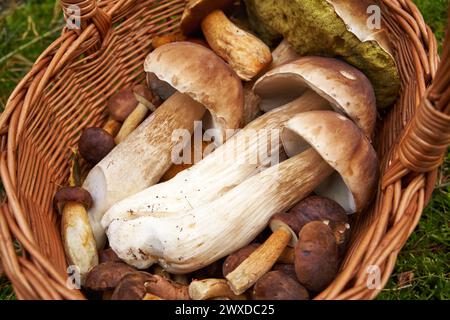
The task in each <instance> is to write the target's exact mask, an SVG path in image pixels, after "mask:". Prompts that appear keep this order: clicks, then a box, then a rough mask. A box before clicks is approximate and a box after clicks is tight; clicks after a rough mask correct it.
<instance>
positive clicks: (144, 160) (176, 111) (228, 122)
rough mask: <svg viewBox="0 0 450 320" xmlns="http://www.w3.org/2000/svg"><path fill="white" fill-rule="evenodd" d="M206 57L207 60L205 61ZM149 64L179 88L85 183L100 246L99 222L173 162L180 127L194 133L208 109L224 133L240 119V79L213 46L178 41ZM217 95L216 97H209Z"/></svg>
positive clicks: (154, 54) (149, 59)
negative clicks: (215, 52) (212, 48)
mask: <svg viewBox="0 0 450 320" xmlns="http://www.w3.org/2000/svg"><path fill="white" fill-rule="evenodd" d="M204 61H207V63H204ZM145 69H146V71H148V72H153V73H155V74H156V76H157V77H159V78H160V79H161V80H163V81H165V80H168V79H170V84H171V85H172V86H173V87H175V88H176V89H177V90H178V92H177V93H175V94H174V95H172V96H171V97H170V98H169V99H168V100H167V101H166V102H165V103H163V104H162V105H161V106H160V107H159V108H158V109H157V110H156V111H155V112H154V113H153V114H152V115H151V116H150V117H148V118H147V119H146V120H145V121H144V122H143V123H142V124H141V125H140V126H139V127H138V128H137V129H136V130H135V131H133V132H132V133H131V135H130V136H128V138H127V139H125V140H124V141H123V142H122V143H121V144H120V145H118V146H117V147H116V148H115V149H114V150H113V151H112V152H111V153H110V154H109V155H108V156H107V157H106V158H104V159H103V160H102V161H101V162H100V163H98V164H97V165H96V166H95V167H94V168H93V169H92V170H91V172H90V173H89V175H88V177H87V178H86V180H85V182H84V185H83V187H84V188H85V189H86V190H87V191H89V192H90V194H91V195H92V198H93V200H94V206H93V207H92V208H91V209H90V210H89V219H90V223H91V226H92V229H93V232H94V235H95V240H96V243H97V248H101V247H103V245H104V243H105V240H106V237H105V233H104V228H103V227H102V226H101V224H100V221H101V218H102V217H103V214H104V213H105V212H106V210H107V209H109V208H110V207H111V206H112V205H113V204H115V203H117V202H119V201H120V200H122V199H125V198H126V197H129V196H131V195H133V194H136V193H138V192H140V191H142V190H144V189H145V188H148V187H149V186H151V185H154V184H156V183H158V182H159V180H160V179H161V177H162V176H163V175H164V173H165V172H166V171H167V170H168V169H169V168H170V167H171V166H172V164H173V163H172V162H173V161H172V160H173V159H172V150H173V149H174V147H179V141H174V139H173V138H172V134H173V132H174V131H176V130H184V131H186V132H188V133H190V134H192V133H193V132H194V129H195V128H194V124H195V122H196V121H200V120H201V119H202V118H203V117H204V115H205V111H206V110H207V111H208V112H209V113H210V115H211V116H212V118H213V120H214V121H213V127H215V128H217V129H218V130H220V132H221V133H222V132H225V131H226V130H227V129H237V128H239V126H240V123H241V121H242V114H243V103H244V101H243V93H242V83H241V81H240V80H239V78H238V77H237V76H236V74H235V73H234V72H233V71H232V70H231V68H230V67H229V66H228V65H227V64H226V63H225V62H223V61H222V60H221V59H220V58H219V57H217V56H216V55H215V54H214V53H213V52H212V51H211V50H209V49H207V48H205V47H203V46H200V45H196V44H193V43H186V42H178V43H173V44H168V45H165V46H162V47H160V48H158V49H156V50H154V51H153V52H152V53H151V54H150V55H149V56H148V57H147V59H146V63H145ZM211 97H214V98H211Z"/></svg>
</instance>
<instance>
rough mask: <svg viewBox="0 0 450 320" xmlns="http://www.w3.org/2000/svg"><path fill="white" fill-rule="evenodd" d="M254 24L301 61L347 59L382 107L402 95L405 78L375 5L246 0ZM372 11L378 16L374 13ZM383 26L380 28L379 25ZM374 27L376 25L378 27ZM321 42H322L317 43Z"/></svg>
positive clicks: (350, 0)
mask: <svg viewBox="0 0 450 320" xmlns="http://www.w3.org/2000/svg"><path fill="white" fill-rule="evenodd" d="M245 2H246V4H247V8H250V9H251V10H249V15H250V19H256V20H258V21H260V24H261V25H263V26H264V27H265V29H268V30H271V31H276V32H277V33H280V34H282V35H283V36H284V38H285V39H286V40H287V41H288V42H289V43H290V44H291V45H292V46H293V47H294V49H295V50H296V51H297V53H298V54H300V55H301V56H311V55H319V56H331V57H333V56H334V57H342V59H343V60H345V61H346V62H348V63H350V64H352V65H354V66H355V67H356V68H358V69H359V70H362V71H363V72H364V73H365V74H366V76H367V77H368V78H369V79H370V80H371V82H372V84H373V86H374V88H375V93H376V97H377V105H378V107H380V108H385V107H388V106H391V105H392V104H393V103H394V102H395V100H396V97H397V96H398V92H399V89H400V76H399V72H398V68H397V64H396V61H395V59H394V57H393V55H392V50H391V45H390V42H389V34H388V31H387V29H386V26H385V24H384V22H383V21H382V20H381V15H382V12H377V10H379V7H376V6H374V5H376V4H377V2H376V1H371V0H302V1H299V0H295V1H284V0H283V1H273V0H245ZM371 6H372V8H374V11H369V10H368V9H369V8H370V7H371ZM378 22H380V25H378ZM372 23H373V24H372ZM317 39H320V41H317Z"/></svg>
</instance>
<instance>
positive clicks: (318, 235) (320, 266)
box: [295, 221, 339, 292]
mask: <svg viewBox="0 0 450 320" xmlns="http://www.w3.org/2000/svg"><path fill="white" fill-rule="evenodd" d="M338 268H339V253H338V245H337V243H336V239H335V236H334V234H333V231H332V230H331V229H330V228H329V227H328V226H327V225H326V224H324V223H323V222H321V221H313V222H310V223H308V224H307V225H305V226H304V227H303V229H302V230H301V231H300V234H299V241H298V243H297V246H296V247H295V272H296V274H297V279H298V281H299V282H300V283H301V284H302V285H304V286H305V288H307V289H308V290H309V291H310V292H321V291H322V290H324V289H325V288H326V287H327V286H328V285H329V284H330V283H331V281H333V279H334V278H335V277H336V275H337V272H338Z"/></svg>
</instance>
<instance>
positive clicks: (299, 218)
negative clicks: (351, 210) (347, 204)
mask: <svg viewBox="0 0 450 320" xmlns="http://www.w3.org/2000/svg"><path fill="white" fill-rule="evenodd" d="M285 215H286V216H288V217H286V219H289V217H290V218H291V221H292V223H291V225H292V226H293V230H294V232H295V233H297V234H298V233H299V232H300V230H301V229H302V228H303V227H304V226H305V225H306V224H307V223H309V222H311V221H326V220H329V221H335V222H342V223H348V222H349V221H348V215H347V214H346V213H345V210H344V208H342V207H341V206H340V205H339V203H337V202H336V201H333V200H331V199H329V198H325V197H320V196H310V197H308V198H306V199H304V200H302V201H300V202H299V203H298V204H297V205H296V206H295V207H293V208H292V209H291V210H289V215H287V214H285Z"/></svg>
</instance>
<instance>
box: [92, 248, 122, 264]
mask: <svg viewBox="0 0 450 320" xmlns="http://www.w3.org/2000/svg"><path fill="white" fill-rule="evenodd" d="M98 260H99V263H104V262H121V261H122V260H120V258H119V257H118V256H117V254H116V253H115V252H114V250H113V249H111V248H108V249H104V250H101V251H100V252H99V253H98Z"/></svg>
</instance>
